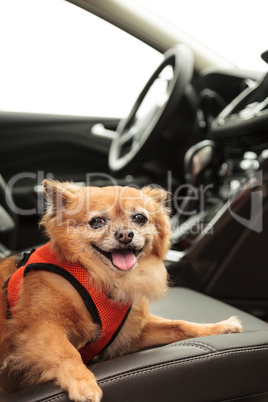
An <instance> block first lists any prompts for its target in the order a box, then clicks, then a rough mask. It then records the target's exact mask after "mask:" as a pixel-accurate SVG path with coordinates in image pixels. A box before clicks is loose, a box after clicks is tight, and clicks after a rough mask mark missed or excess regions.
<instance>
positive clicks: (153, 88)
mask: <svg viewBox="0 0 268 402" xmlns="http://www.w3.org/2000/svg"><path fill="white" fill-rule="evenodd" d="M193 68H194V60H193V55H192V52H191V50H190V49H189V48H188V47H186V46H185V45H178V46H175V47H174V48H172V49H170V50H168V51H167V52H166V53H165V54H164V59H163V61H162V63H161V64H160V65H159V66H158V68H157V69H156V70H155V72H154V73H153V75H152V76H151V78H150V79H149V81H148V82H147V84H146V85H145V87H144V89H143V90H142V91H141V93H140V95H139V96H138V98H137V100H136V102H135V104H134V106H133V108H132V109H131V111H130V113H129V115H128V117H127V118H126V119H124V120H121V121H120V123H119V125H118V127H117V132H118V134H119V135H118V137H117V138H115V139H114V140H113V141H112V144H111V148H110V152H109V167H110V169H111V170H112V171H114V172H118V171H122V170H124V169H125V168H127V167H130V165H131V164H135V162H136V161H137V159H140V158H141V157H142V156H145V145H148V144H150V142H152V141H153V140H154V139H155V137H156V136H157V135H160V133H161V132H162V130H163V128H164V127H165V124H167V122H168V121H169V119H170V117H171V115H172V114H173V112H174V110H175V108H176V107H177V106H178V104H179V102H180V101H181V99H182V98H183V94H184V91H185V88H186V86H187V84H188V83H189V82H190V81H191V79H192V75H193Z"/></svg>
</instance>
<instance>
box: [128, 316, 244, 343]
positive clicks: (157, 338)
mask: <svg viewBox="0 0 268 402" xmlns="http://www.w3.org/2000/svg"><path fill="white" fill-rule="evenodd" d="M232 332H242V326H241V323H240V321H239V320H238V319H237V318H236V317H230V318H229V319H228V320H224V321H220V322H217V323H215V324H197V323H193V322H188V321H182V320H181V321H179V320H174V321H173V320H167V319H164V318H160V317H157V316H155V315H152V314H149V315H148V317H147V321H146V324H145V325H144V327H143V329H142V331H141V334H140V337H139V338H138V339H137V341H136V343H135V346H134V348H133V349H135V350H138V349H141V348H145V347H149V346H156V345H165V344H169V343H172V342H177V341H181V340H184V339H189V338H195V337H200V336H208V335H216V334H228V333H232Z"/></svg>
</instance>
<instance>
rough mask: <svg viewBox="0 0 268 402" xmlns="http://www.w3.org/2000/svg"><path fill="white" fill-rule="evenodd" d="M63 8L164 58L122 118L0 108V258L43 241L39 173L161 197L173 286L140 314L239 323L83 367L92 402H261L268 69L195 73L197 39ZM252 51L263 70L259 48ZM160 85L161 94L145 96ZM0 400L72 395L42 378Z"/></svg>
mask: <svg viewBox="0 0 268 402" xmlns="http://www.w3.org/2000/svg"><path fill="white" fill-rule="evenodd" d="M70 3H73V4H75V5H76V6H79V7H81V8H84V9H85V10H87V11H89V12H90V13H93V14H95V15H97V16H99V17H101V18H103V19H104V20H108V21H109V22H111V23H112V24H114V25H116V26H118V27H120V28H121V29H123V30H125V31H127V32H128V33H130V34H131V35H133V36H135V37H137V38H138V39H140V40H142V41H144V42H145V43H147V44H148V45H150V46H152V47H154V48H155V49H157V50H159V51H160V52H161V53H163V60H162V62H161V63H160V64H159V66H158V67H157V69H156V70H155V71H154V72H153V71H152V75H151V77H150V79H149V80H148V82H147V84H146V85H145V86H144V88H143V90H142V91H141V92H140V95H139V96H138V98H137V100H136V102H135V103H134V105H133V107H132V109H131V110H130V111H129V114H128V116H127V117H126V118H124V119H119V118H106V117H87V116H82V117H81V116H71V115H70V116H64V115H53V114H37V113H22V112H6V111H0V138H1V149H0V172H1V177H0V179H1V180H0V217H1V219H0V237H1V238H0V253H1V257H2V258H5V257H7V256H9V255H11V254H12V253H22V252H24V251H25V250H31V249H32V248H34V247H38V245H41V244H43V243H44V242H45V241H46V239H45V237H44V235H43V233H42V231H40V230H39V228H38V221H39V220H40V217H41V215H42V213H43V211H44V208H45V201H44V191H43V186H42V180H43V179H45V178H48V177H52V176H53V178H55V179H57V180H60V181H68V180H72V181H73V182H75V183H78V184H79V185H81V186H83V185H93V186H101V187H102V186H106V185H111V184H119V185H128V186H136V187H138V188H141V187H142V186H144V185H149V184H154V185H157V186H161V187H163V188H165V189H167V190H168V192H169V194H170V197H169V200H168V203H169V207H170V210H171V225H172V235H171V249H170V251H169V252H168V253H167V256H166V267H167V270H168V273H169V276H170V281H171V284H172V285H171V287H170V290H169V292H168V294H167V295H166V296H165V298H164V299H163V300H161V301H159V302H157V303H154V304H152V306H151V312H153V313H154V314H158V315H161V316H163V317H166V318H170V319H184V320H188V321H195V322H216V321H220V320H223V319H226V318H228V317H230V316H237V317H238V318H239V319H240V320H241V322H242V325H243V333H241V334H227V335H213V336H210V337H202V338H195V339H189V340H186V341H180V342H177V343H175V344H171V345H163V346H161V347H155V348H150V349H146V350H142V351H139V352H136V353H133V354H131V355H125V356H121V357H119V358H116V359H112V360H110V361H104V362H97V363H95V362H94V363H92V364H91V365H90V366H89V368H90V370H92V371H93V373H94V374H95V375H96V377H97V379H98V383H99V385H100V386H101V388H102V390H103V401H105V402H108V401H129V402H132V401H133V402H134V401H135V402H137V401H164V400H168V401H183V402H187V401H189V402H193V401H197V402H202V401H203V402H204V401H206V402H208V401H236V400H237V401H256V402H262V401H267V400H268V381H267V373H268V323H267V322H268V270H267V261H268V247H267V246H266V244H267V239H268V191H267V185H268V134H267V128H268V74H267V73H266V72H265V73H261V72H256V71H245V70H239V69H237V68H227V67H226V68H224V67H222V66H218V65H217V63H216V62H215V63H214V66H213V67H210V68H205V67H206V66H207V63H206V61H204V60H205V56H203V57H202V49H199V48H198V45H197V46H196V47H194V46H191V45H189V43H187V41H184V42H183V41H180V40H179V37H177V36H176V35H177V34H175V33H174V32H173V30H172V29H171V28H167V24H166V23H163V25H158V23H157V21H154V19H153V18H151V16H150V15H149V13H148V15H147V14H146V13H141V12H140V11H139V9H137V10H134V9H133V8H131V4H130V5H127V2H124V1H115V0H113V1H111V0H110V1H103V2H98V1H92V0H72V1H70ZM99 3H101V4H99ZM118 16H120V18H119V17H118ZM141 25H142V27H143V28H141ZM156 33H157V34H156ZM260 57H262V58H263V60H265V61H266V62H267V63H268V52H265V49H264V52H263V54H262V55H261V56H260ZM267 70H268V65H267ZM159 81H161V83H162V84H163V82H164V85H163V89H162V90H161V91H160V95H159V96H158V98H153V101H152V99H151V97H150V95H151V93H152V92H153V91H154V89H155V87H157V85H158V84H159ZM148 99H149V100H150V107H149V111H148V110H146V111H145V112H144V110H143V107H144V105H145V103H146V102H147V101H148ZM70 161H71V162H70ZM22 172H24V173H23V174H22ZM25 211H26V212H25ZM1 400H3V401H6V402H11V401H20V402H26V401H27V402H37V401H40V402H41V401H50V402H52V401H57V402H60V401H62V402H63V401H69V399H68V396H67V394H66V393H64V392H63V391H61V390H60V389H59V388H58V387H57V386H55V385H54V384H52V383H45V384H41V385H33V386H31V387H29V388H26V389H22V390H19V391H16V392H15V393H12V394H10V395H8V396H6V397H3V399H1Z"/></svg>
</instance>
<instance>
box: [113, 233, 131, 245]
mask: <svg viewBox="0 0 268 402" xmlns="http://www.w3.org/2000/svg"><path fill="white" fill-rule="evenodd" d="M114 237H115V238H116V240H118V241H119V243H122V244H128V243H130V242H131V241H132V239H133V237H134V233H133V232H132V231H131V230H129V229H120V230H117V231H116V232H115V234H114Z"/></svg>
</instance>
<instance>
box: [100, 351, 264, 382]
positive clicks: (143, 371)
mask: <svg viewBox="0 0 268 402" xmlns="http://www.w3.org/2000/svg"><path fill="white" fill-rule="evenodd" d="M263 350H268V347H263V348H254V349H253V350H252V349H248V350H244V349H243V350H235V351H228V352H218V353H217V356H224V355H225V356H226V355H234V354H241V353H250V352H263ZM214 356H215V353H214V354H213V355H211V354H209V355H205V356H204V355H203V356H199V357H190V358H186V359H183V360H180V361H175V362H169V363H164V364H161V363H160V364H157V365H155V366H154V367H150V368H141V369H137V370H136V371H134V372H132V373H128V374H119V375H117V376H115V377H113V378H109V379H107V380H99V381H98V383H99V384H107V383H109V382H113V381H116V380H118V379H121V378H128V377H133V376H136V375H140V374H141V373H146V372H153V371H158V370H162V369H165V368H167V367H172V366H177V365H181V364H184V363H185V362H189V361H200V360H208V359H210V358H211V357H214Z"/></svg>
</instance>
